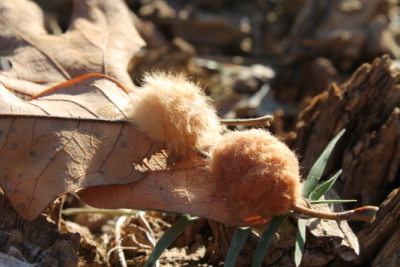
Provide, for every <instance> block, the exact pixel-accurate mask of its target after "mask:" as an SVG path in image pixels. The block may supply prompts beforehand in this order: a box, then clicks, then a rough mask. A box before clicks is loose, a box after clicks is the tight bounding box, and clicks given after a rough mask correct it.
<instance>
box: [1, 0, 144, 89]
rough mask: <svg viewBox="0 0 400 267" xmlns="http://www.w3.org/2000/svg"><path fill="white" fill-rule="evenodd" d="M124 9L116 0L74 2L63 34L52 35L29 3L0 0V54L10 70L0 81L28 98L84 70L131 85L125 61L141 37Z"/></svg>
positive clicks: (41, 16) (78, 0) (140, 43)
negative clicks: (8, 64)
mask: <svg viewBox="0 0 400 267" xmlns="http://www.w3.org/2000/svg"><path fill="white" fill-rule="evenodd" d="M129 12H130V11H129V10H128V8H127V7H126V5H125V3H124V1H121V0H117V1H102V0H96V1H82V0H76V1H74V9H73V13H72V17H71V23H70V25H69V28H68V30H67V32H66V33H64V34H62V35H59V36H55V35H50V34H48V33H47V32H46V31H45V29H44V26H43V12H42V10H41V9H40V8H39V7H38V6H37V5H36V4H35V3H34V2H33V1H27V0H15V1H1V2H0V39H1V42H0V54H2V55H4V56H5V57H6V59H8V60H9V61H10V63H11V65H12V68H11V69H10V70H8V71H1V72H0V81H1V82H2V83H4V84H5V86H7V87H8V88H9V89H12V90H15V91H17V92H20V93H22V94H25V95H28V96H32V95H36V94H39V93H41V92H42V91H44V90H46V89H48V88H50V87H52V86H56V85H58V84H60V83H63V82H66V81H68V80H71V79H73V78H76V77H79V76H81V75H84V74H88V73H101V74H105V75H108V76H111V77H113V78H115V79H117V80H118V81H119V82H121V83H122V84H124V86H126V87H127V88H128V89H132V88H134V85H133V83H132V81H131V79H130V77H129V75H128V73H127V72H126V70H127V65H128V63H129V61H130V59H131V58H132V56H133V55H134V54H135V53H137V51H138V50H139V49H140V48H141V47H142V46H143V45H144V41H143V40H142V38H141V37H140V36H139V34H138V33H137V31H136V29H135V27H134V25H133V21H132V18H131V15H130V13H129Z"/></svg>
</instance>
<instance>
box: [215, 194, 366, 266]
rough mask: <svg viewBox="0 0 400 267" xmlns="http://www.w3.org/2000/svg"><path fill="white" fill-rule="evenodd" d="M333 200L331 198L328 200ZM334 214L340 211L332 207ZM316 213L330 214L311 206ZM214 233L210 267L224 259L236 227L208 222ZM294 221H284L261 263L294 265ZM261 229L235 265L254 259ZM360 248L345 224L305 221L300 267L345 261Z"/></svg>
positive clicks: (319, 207)
mask: <svg viewBox="0 0 400 267" xmlns="http://www.w3.org/2000/svg"><path fill="white" fill-rule="evenodd" d="M329 198H330V199H332V198H331V197H329ZM335 206H337V207H335V211H342V210H343V209H340V208H339V205H335ZM313 209H315V210H318V211H325V212H331V211H332V210H331V209H330V208H329V207H328V205H325V204H324V205H322V204H321V205H313ZM210 225H211V228H212V229H213V232H214V234H215V238H216V244H217V250H216V251H215V253H214V257H213V258H212V262H211V263H212V264H216V263H218V261H221V260H223V259H225V257H226V254H227V252H228V249H229V246H230V243H231V239H232V237H233V235H234V233H235V228H233V227H226V226H224V225H221V224H218V223H215V222H211V221H210ZM296 227H297V225H296V220H295V219H289V220H286V222H284V224H283V225H282V227H281V229H280V230H279V232H278V234H276V235H275V237H274V239H273V240H272V242H271V244H270V247H269V248H268V251H267V253H266V255H265V258H264V261H263V264H265V265H268V266H270V265H271V266H294V264H295V263H294V246H295V242H296ZM264 229H265V226H264V227H263V228H255V229H254V230H253V232H252V233H251V234H250V236H249V238H248V240H247V241H246V243H245V245H244V247H243V249H242V251H241V253H240V255H239V257H238V260H237V262H236V265H235V266H243V267H244V266H249V264H250V263H251V262H252V260H253V256H254V252H255V249H256V247H257V245H258V243H259V241H260V235H261V234H262V232H263V231H264ZM358 252H359V247H358V241H357V238H356V236H355V235H354V233H353V231H352V230H351V229H350V227H349V226H348V224H347V222H336V221H329V220H321V219H309V220H308V221H307V236H306V245H305V250H304V254H303V259H302V263H301V266H326V265H327V264H328V263H329V262H330V261H331V260H333V259H335V258H341V259H343V260H346V261H351V260H355V259H356V258H357V257H358Z"/></svg>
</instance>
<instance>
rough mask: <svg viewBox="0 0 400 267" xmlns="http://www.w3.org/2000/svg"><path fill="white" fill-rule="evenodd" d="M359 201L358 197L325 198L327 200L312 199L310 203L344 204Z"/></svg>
mask: <svg viewBox="0 0 400 267" xmlns="http://www.w3.org/2000/svg"><path fill="white" fill-rule="evenodd" d="M350 202H357V200H356V199H325V200H312V201H310V204H342V203H350Z"/></svg>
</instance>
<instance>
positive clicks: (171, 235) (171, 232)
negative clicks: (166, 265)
mask: <svg viewBox="0 0 400 267" xmlns="http://www.w3.org/2000/svg"><path fill="white" fill-rule="evenodd" d="M195 219H197V217H196V216H191V215H188V214H184V215H182V217H180V218H179V220H178V221H177V222H176V223H175V224H174V225H172V226H171V228H169V229H168V231H166V232H165V233H164V235H163V236H162V237H161V238H160V240H158V242H157V244H156V246H155V247H154V250H153V251H152V252H151V254H150V256H149V259H148V260H147V261H146V263H145V265H144V267H150V266H153V265H154V264H156V261H157V260H158V258H159V257H160V256H161V254H162V253H163V252H164V251H165V250H166V249H167V248H168V247H169V245H171V243H172V242H173V241H174V240H175V239H176V238H177V237H178V236H179V235H180V234H181V233H182V232H183V230H185V228H186V227H187V226H188V225H190V224H191V223H192V222H193V220H195Z"/></svg>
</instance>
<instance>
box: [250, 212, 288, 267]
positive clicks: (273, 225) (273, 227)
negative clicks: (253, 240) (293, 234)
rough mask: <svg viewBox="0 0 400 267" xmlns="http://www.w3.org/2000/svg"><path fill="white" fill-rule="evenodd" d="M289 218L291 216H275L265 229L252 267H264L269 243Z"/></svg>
mask: <svg viewBox="0 0 400 267" xmlns="http://www.w3.org/2000/svg"><path fill="white" fill-rule="evenodd" d="M288 216H289V214H286V215H280V216H274V217H273V218H272V220H271V222H270V223H269V224H268V226H267V229H265V231H264V233H263V235H262V236H261V239H260V243H258V246H257V249H256V251H255V253H254V257H253V265H252V267H260V266H261V265H262V262H263V259H264V256H265V253H266V252H267V249H268V246H269V243H270V242H271V240H272V238H273V237H274V235H275V233H276V232H277V231H278V230H279V227H281V225H282V223H283V222H284V221H285V220H286V218H287V217H288Z"/></svg>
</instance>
